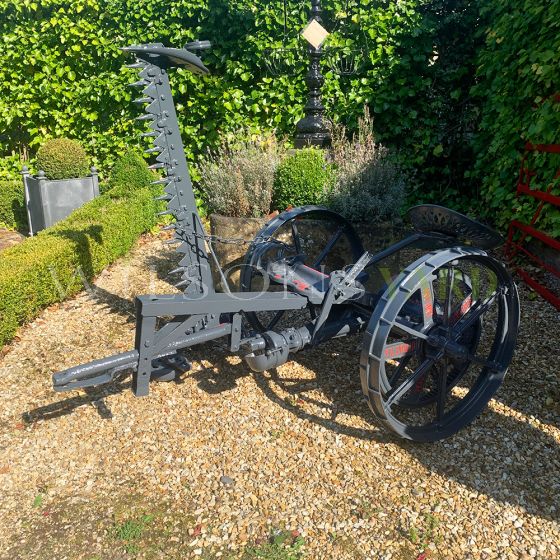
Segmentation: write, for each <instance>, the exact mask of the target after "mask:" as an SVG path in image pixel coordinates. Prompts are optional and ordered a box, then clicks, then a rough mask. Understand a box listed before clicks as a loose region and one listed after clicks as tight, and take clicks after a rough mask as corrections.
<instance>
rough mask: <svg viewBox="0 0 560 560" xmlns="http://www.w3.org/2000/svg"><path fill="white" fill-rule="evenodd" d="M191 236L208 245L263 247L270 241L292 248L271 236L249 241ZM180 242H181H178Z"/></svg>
mask: <svg viewBox="0 0 560 560" xmlns="http://www.w3.org/2000/svg"><path fill="white" fill-rule="evenodd" d="M189 234H190V235H193V236H194V237H197V238H198V239H202V240H203V241H208V243H210V244H212V243H222V244H223V245H239V246H243V245H262V244H263V243H269V242H270V241H274V242H275V243H277V244H278V245H284V246H285V247H291V245H288V244H287V243H284V242H283V241H279V240H278V239H274V238H273V237H272V236H271V235H266V236H263V235H257V237H255V238H254V239H251V240H247V239H243V238H242V237H220V236H219V235H206V234H202V233H195V232H192V231H191V232H189ZM177 241H179V240H177Z"/></svg>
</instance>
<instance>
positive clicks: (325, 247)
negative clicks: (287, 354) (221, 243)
mask: <svg viewBox="0 0 560 560" xmlns="http://www.w3.org/2000/svg"><path fill="white" fill-rule="evenodd" d="M263 239H264V240H266V241H264V242H263V241H262V240H263ZM363 252H364V249H363V246H362V242H361V240H360V238H359V236H358V234H357V233H356V232H355V230H354V228H353V227H352V226H351V224H350V223H349V222H348V221H347V220H346V219H344V218H343V217H342V216H341V215H340V214H337V213H336V212H333V211H331V210H327V209H326V208H322V207H321V206H300V207H299V208H294V209H293V210H287V211H286V212H282V213H281V214H279V215H278V216H276V218H274V219H273V220H271V221H270V222H268V224H266V225H265V226H264V227H263V228H262V229H261V231H259V232H258V233H257V236H256V238H255V241H254V242H253V244H252V245H251V246H250V247H249V250H248V251H247V255H246V257H245V263H244V266H243V268H242V270H241V290H242V291H244V292H250V291H256V292H260V291H263V290H264V291H283V290H284V287H283V286H282V285H280V284H275V283H274V282H273V281H271V280H270V278H269V275H268V274H267V272H266V269H267V265H268V263H269V262H273V261H279V260H287V261H289V260H294V259H298V261H299V262H303V264H305V265H307V266H309V267H311V268H313V269H315V270H319V271H321V272H322V273H323V274H325V275H328V274H330V273H331V272H332V271H333V270H340V269H342V268H344V266H346V265H348V264H352V263H354V262H355V261H356V260H357V259H359V258H360V257H361V256H362V254H363ZM296 315H298V316H297V317H296ZM246 316H247V319H248V320H249V322H250V323H251V326H252V327H253V328H254V329H256V330H257V331H259V332H264V331H267V330H272V329H274V328H278V327H286V326H288V327H294V326H295V327H297V326H300V325H301V324H303V323H305V322H307V321H309V320H310V319H313V318H315V317H316V310H315V306H313V305H311V304H309V305H308V306H307V308H306V310H305V312H304V313H302V312H301V311H300V312H295V313H294V312H286V311H278V312H266V311H259V312H250V313H247V314H246Z"/></svg>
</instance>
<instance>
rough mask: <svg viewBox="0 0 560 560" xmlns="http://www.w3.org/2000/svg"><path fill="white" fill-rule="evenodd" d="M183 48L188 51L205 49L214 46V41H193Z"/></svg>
mask: <svg viewBox="0 0 560 560" xmlns="http://www.w3.org/2000/svg"><path fill="white" fill-rule="evenodd" d="M183 48H184V49H187V50H188V51H205V50H206V49H211V48H212V43H211V42H210V41H198V40H197V41H191V42H190V43H186V44H185V46H184V47H183Z"/></svg>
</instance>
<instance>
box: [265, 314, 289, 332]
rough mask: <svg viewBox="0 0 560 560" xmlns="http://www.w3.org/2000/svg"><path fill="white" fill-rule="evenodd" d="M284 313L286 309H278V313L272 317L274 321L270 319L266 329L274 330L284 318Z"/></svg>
mask: <svg viewBox="0 0 560 560" xmlns="http://www.w3.org/2000/svg"><path fill="white" fill-rule="evenodd" d="M284 313H285V311H278V312H277V313H276V315H274V318H273V319H272V321H270V323H269V325H268V327H267V329H266V330H268V331H270V330H272V329H273V328H274V327H275V326H276V325H277V324H278V321H280V319H282V317H283V315H284Z"/></svg>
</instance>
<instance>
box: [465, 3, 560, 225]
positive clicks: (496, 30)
mask: <svg viewBox="0 0 560 560" xmlns="http://www.w3.org/2000/svg"><path fill="white" fill-rule="evenodd" d="M481 4H482V15H483V17H484V21H485V22H486V26H485V27H484V28H483V30H484V41H485V44H484V48H483V49H482V50H481V51H480V55H479V67H478V75H479V84H478V85H477V87H476V88H475V89H474V90H473V93H474V94H476V95H477V96H478V97H479V99H481V107H482V119H481V123H480V132H479V134H478V136H477V138H476V144H475V147H476V153H477V156H478V159H477V165H476V173H477V177H478V178H479V179H480V180H481V181H482V183H483V185H484V189H483V195H484V202H485V206H486V209H487V210H486V211H487V213H488V214H489V215H492V216H494V217H495V219H496V220H497V221H498V223H499V224H500V225H502V226H505V225H506V224H507V222H508V221H509V220H510V219H511V217H512V211H513V212H515V213H517V214H519V215H521V216H522V217H523V218H525V219H527V218H529V217H530V216H531V215H532V212H533V211H534V208H535V203H531V202H530V201H528V199H527V198H526V197H523V198H520V199H517V198H516V196H515V186H516V182H517V177H518V173H519V165H520V161H521V153H522V151H523V146H524V144H525V142H526V141H531V142H533V143H535V144H552V143H556V144H558V143H560V99H559V100H557V99H555V96H557V95H558V94H559V93H560V64H559V63H558V59H559V53H560V3H559V2H534V1H532V0H524V1H520V2H514V3H512V2H509V1H507V0H484V1H483V2H481ZM550 162H551V159H548V160H547V161H546V162H545V158H542V160H541V161H540V162H539V161H536V162H535V161H533V162H532V163H536V164H537V168H540V170H541V171H542V172H543V174H544V175H546V174H548V177H547V179H548V181H550V180H552V177H553V174H554V171H555V170H556V169H558V165H559V164H560V163H559V162H558V159H557V160H556V162H555V166H554V167H555V169H554V167H552V166H551V165H550ZM541 187H546V183H545V184H543V185H541ZM555 192H556V193H560V190H558V187H557V189H556V190H555ZM540 224H541V227H542V226H543V225H544V226H545V227H546V228H547V229H548V231H549V233H551V234H552V235H554V236H560V215H559V213H558V212H552V211H545V216H544V221H541V222H540Z"/></svg>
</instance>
